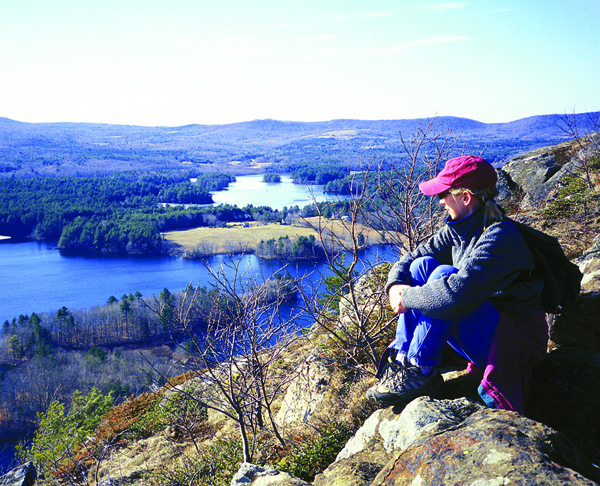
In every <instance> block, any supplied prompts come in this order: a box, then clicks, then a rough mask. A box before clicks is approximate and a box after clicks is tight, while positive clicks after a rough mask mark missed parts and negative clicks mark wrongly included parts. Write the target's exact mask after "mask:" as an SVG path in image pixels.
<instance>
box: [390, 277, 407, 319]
mask: <svg viewBox="0 0 600 486" xmlns="http://www.w3.org/2000/svg"><path fill="white" fill-rule="evenodd" d="M409 287H410V285H405V284H396V285H392V286H391V287H390V290H389V291H388V297H389V299H390V306H391V308H392V310H393V311H394V312H395V313H396V314H402V313H404V312H406V311H407V310H406V309H405V308H404V307H403V306H402V302H401V301H400V298H401V297H402V292H404V290H405V289H407V288H409Z"/></svg>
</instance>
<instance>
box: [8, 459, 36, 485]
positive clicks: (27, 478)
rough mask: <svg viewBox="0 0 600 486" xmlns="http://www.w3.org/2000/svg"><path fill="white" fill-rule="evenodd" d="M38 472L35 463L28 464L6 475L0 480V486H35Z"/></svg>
mask: <svg viewBox="0 0 600 486" xmlns="http://www.w3.org/2000/svg"><path fill="white" fill-rule="evenodd" d="M36 479H37V472H36V470H35V466H34V465H33V462H31V461H30V462H27V463H25V464H22V465H20V466H19V467H16V468H14V469H12V470H11V471H9V472H8V473H6V474H5V475H4V476H2V477H1V478H0V486H33V485H34V484H35V480H36Z"/></svg>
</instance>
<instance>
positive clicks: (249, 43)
mask: <svg viewBox="0 0 600 486" xmlns="http://www.w3.org/2000/svg"><path fill="white" fill-rule="evenodd" d="M172 46H173V47H176V48H180V49H185V50H187V51H190V52H193V53H202V54H212V55H218V56H241V57H248V56H252V57H264V56H272V55H273V48H274V47H275V44H274V43H273V42H272V41H270V40H269V39H266V38H256V37H248V36H227V35H220V36H215V37H210V38H206V39H177V40H175V41H173V42H172Z"/></svg>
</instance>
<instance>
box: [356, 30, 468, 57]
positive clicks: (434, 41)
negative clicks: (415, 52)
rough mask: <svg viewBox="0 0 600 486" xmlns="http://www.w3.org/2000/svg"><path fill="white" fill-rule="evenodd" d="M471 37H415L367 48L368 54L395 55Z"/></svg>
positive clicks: (466, 39)
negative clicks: (391, 44) (388, 45)
mask: <svg viewBox="0 0 600 486" xmlns="http://www.w3.org/2000/svg"><path fill="white" fill-rule="evenodd" d="M472 39H473V37H466V36H462V35H445V36H441V37H431V38H429V39H416V40H412V41H408V42H401V43H399V44H396V45H394V46H392V47H385V48H381V49H369V50H368V51H367V53H368V54H375V55H378V56H395V55H399V54H406V53H407V52H409V51H410V50H412V49H415V48H417V47H423V46H432V45H440V44H448V43H451V42H462V41H468V40H472Z"/></svg>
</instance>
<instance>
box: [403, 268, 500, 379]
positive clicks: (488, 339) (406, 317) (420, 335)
mask: <svg viewBox="0 0 600 486" xmlns="http://www.w3.org/2000/svg"><path fill="white" fill-rule="evenodd" d="M457 272H458V269H456V268H455V267H453V266H450V265H442V264H440V263H439V262H438V261H437V260H436V259H435V258H431V257H421V258H417V259H416V260H415V261H414V262H413V263H412V264H411V266H410V285H411V286H413V287H415V286H422V285H425V284H426V283H427V282H428V281H430V280H435V279H440V278H444V277H447V276H449V275H452V274H453V273H457ZM499 317H500V313H499V312H498V309H496V307H495V306H494V305H493V304H492V303H491V302H490V301H489V300H486V301H485V302H484V303H483V304H481V305H479V306H478V307H476V308H474V309H473V310H472V311H471V312H470V313H468V314H467V315H464V316H462V317H460V318H458V319H448V320H444V319H432V318H430V317H426V316H424V315H422V314H421V313H420V312H418V311H415V310H409V311H408V312H405V313H404V314H400V316H399V317H398V327H397V329H396V340H395V342H394V343H393V344H392V345H391V347H392V348H394V349H396V350H397V351H399V352H402V353H404V354H406V355H407V357H408V358H409V360H411V362H413V363H415V364H419V365H421V366H428V367H431V366H439V365H440V364H441V363H442V350H443V349H444V346H445V345H446V343H448V344H450V346H452V347H453V348H454V349H455V350H456V351H457V352H458V353H459V354H461V355H462V356H464V357H465V358H466V359H468V360H469V361H473V363H475V364H476V365H477V366H478V367H480V368H481V369H485V366H486V363H487V359H488V354H489V351H490V347H491V345H492V341H493V339H494V333H495V332H496V326H497V324H498V319H499Z"/></svg>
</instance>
